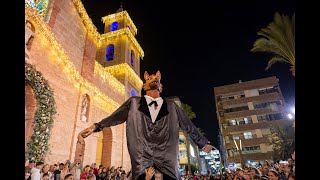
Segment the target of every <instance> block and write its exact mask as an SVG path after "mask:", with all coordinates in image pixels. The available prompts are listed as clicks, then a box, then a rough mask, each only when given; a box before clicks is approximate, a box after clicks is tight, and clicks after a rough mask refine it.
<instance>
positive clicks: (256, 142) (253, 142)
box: [225, 135, 269, 149]
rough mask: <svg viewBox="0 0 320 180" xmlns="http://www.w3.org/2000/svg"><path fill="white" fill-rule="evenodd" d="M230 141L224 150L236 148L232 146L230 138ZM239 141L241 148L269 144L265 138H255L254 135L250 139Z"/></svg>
mask: <svg viewBox="0 0 320 180" xmlns="http://www.w3.org/2000/svg"><path fill="white" fill-rule="evenodd" d="M230 139H231V140H229V143H226V145H225V148H226V149H232V148H237V147H236V145H235V144H234V142H233V140H232V138H230ZM240 139H241V144H242V147H246V146H254V145H259V144H263V143H269V139H268V137H266V136H264V137H260V138H257V137H256V135H254V136H253V138H252V139H244V138H240ZM238 145H239V144H238Z"/></svg>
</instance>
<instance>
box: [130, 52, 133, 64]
mask: <svg viewBox="0 0 320 180" xmlns="http://www.w3.org/2000/svg"><path fill="white" fill-rule="evenodd" d="M130 60H131V66H133V65H134V52H133V50H131V55H130Z"/></svg>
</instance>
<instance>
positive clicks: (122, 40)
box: [25, 0, 144, 171]
mask: <svg viewBox="0 0 320 180" xmlns="http://www.w3.org/2000/svg"><path fill="white" fill-rule="evenodd" d="M41 3H42V4H41ZM25 5H26V6H25V19H26V57H25V63H26V65H32V66H34V67H35V69H36V70H37V72H39V74H41V75H42V77H43V78H44V79H45V80H46V81H47V82H48V84H49V86H50V87H51V88H52V89H53V97H54V101H55V108H56V109H55V110H56V114H55V116H54V118H53V123H52V124H53V125H52V127H50V128H48V129H47V130H46V133H49V134H50V138H49V139H48V140H47V144H48V146H49V148H50V151H37V149H38V147H39V144H36V142H38V139H37V138H40V139H41V138H42V137H43V136H42V132H41V131H40V132H34V128H33V127H34V126H39V125H40V124H34V119H35V117H36V116H38V113H37V105H39V102H37V99H38V98H37V97H36V96H35V93H34V91H35V90H37V88H41V87H35V86H33V85H32V84H31V83H30V81H29V80H28V79H26V90H25V91H26V97H25V98H26V108H25V109H26V119H25V122H26V135H25V139H26V142H27V143H30V142H31V141H30V138H31V139H35V143H34V145H33V146H31V145H30V147H27V144H26V152H29V151H31V147H32V148H34V147H35V148H34V150H33V151H35V152H39V153H44V154H45V155H44V157H45V159H44V161H45V163H49V164H54V163H57V162H65V161H66V160H68V159H69V160H71V161H73V160H74V157H75V154H76V153H77V150H78V149H77V148H76V147H77V146H76V143H77V135H78V134H79V132H80V131H81V130H83V129H85V128H87V127H89V126H91V125H92V124H93V123H95V122H99V121H100V120H101V119H103V118H105V117H107V116H109V115H110V114H111V113H112V112H114V111H115V110H116V109H117V108H118V107H119V106H120V105H121V104H122V103H123V102H124V101H125V100H127V99H128V98H129V97H131V96H140V95H141V89H142V80H141V79H140V77H139V74H140V60H141V59H142V58H143V56H144V52H143V50H142V48H141V47H140V45H139V43H138V42H137V40H136V39H135V37H134V36H135V35H136V34H137V28H136V27H135V25H134V24H133V21H132V20H131V18H130V16H129V14H128V13H127V12H126V11H125V10H123V9H122V8H120V9H119V10H118V11H117V12H116V13H114V14H111V15H108V16H105V17H103V18H102V20H103V23H104V24H105V32H104V34H99V33H98V31H97V28H96V27H95V26H94V25H93V23H92V21H91V19H90V18H89V16H88V14H87V13H86V11H85V9H84V7H83V4H82V3H81V1H80V0H73V1H65V2H64V1H61V0H47V1H29V0H28V1H25ZM43 88H44V87H43ZM40 90H41V89H40ZM40 116H41V114H40ZM44 118H46V117H44ZM125 126H126V125H125V124H120V125H117V126H114V127H111V128H105V129H104V130H103V131H102V132H99V133H94V134H93V135H91V136H89V137H88V138H86V139H85V143H86V144H85V152H84V154H85V156H84V164H91V163H93V162H96V163H97V164H98V165H100V164H103V165H105V166H110V165H113V166H116V167H117V166H122V167H123V168H124V169H125V170H127V171H129V170H130V168H131V165H130V158H129V154H128V150H127V144H126V134H125ZM45 144H46V143H45ZM26 154H27V153H26Z"/></svg>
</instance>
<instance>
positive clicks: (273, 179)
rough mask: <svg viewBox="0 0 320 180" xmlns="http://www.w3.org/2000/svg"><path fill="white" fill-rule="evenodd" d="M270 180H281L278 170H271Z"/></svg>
mask: <svg viewBox="0 0 320 180" xmlns="http://www.w3.org/2000/svg"><path fill="white" fill-rule="evenodd" d="M268 177H269V180H278V179H279V173H278V172H277V171H276V170H273V169H271V170H269V172H268Z"/></svg>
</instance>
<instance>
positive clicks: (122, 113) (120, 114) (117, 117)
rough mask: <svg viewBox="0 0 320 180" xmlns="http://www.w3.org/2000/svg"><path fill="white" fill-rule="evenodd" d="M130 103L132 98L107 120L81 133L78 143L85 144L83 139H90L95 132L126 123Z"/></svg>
mask: <svg viewBox="0 0 320 180" xmlns="http://www.w3.org/2000/svg"><path fill="white" fill-rule="evenodd" d="M130 102H131V98H129V99H128V100H127V101H126V102H124V103H123V104H122V105H121V106H120V107H119V108H118V109H117V110H116V111H115V112H113V113H112V114H111V115H110V116H108V117H107V118H104V119H102V120H101V121H100V122H98V123H94V124H93V125H92V126H90V127H89V128H87V129H85V130H83V131H81V132H80V133H79V135H78V142H80V143H81V142H83V138H86V137H88V136H89V135H90V134H92V133H93V132H99V131H101V130H102V129H103V128H105V127H110V126H115V125H118V124H121V123H123V122H125V121H126V120H127V118H128V113H129V110H130Z"/></svg>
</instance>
